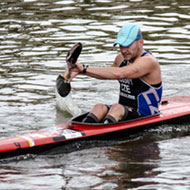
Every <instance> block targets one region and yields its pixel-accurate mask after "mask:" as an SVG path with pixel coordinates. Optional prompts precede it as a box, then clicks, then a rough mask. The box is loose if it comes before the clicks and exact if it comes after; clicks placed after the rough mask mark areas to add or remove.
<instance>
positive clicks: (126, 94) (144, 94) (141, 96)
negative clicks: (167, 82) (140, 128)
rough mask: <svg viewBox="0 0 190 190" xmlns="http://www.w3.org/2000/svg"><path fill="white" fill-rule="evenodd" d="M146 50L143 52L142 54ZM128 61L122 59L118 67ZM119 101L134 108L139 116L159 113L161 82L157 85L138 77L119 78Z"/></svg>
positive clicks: (125, 64)
mask: <svg viewBox="0 0 190 190" xmlns="http://www.w3.org/2000/svg"><path fill="white" fill-rule="evenodd" d="M147 53H148V52H145V53H143V55H142V56H144V55H145V54H147ZM128 64H129V63H128V62H127V61H123V62H122V63H121V64H120V67H123V66H127V65H128ZM119 83H120V95H119V103H120V104H122V105H125V106H128V107H131V108H135V109H136V110H137V112H138V113H139V114H140V115H141V116H148V115H153V114H157V113H159V104H160V101H161V97H162V84H160V86H159V87H154V86H152V85H149V84H148V83H146V82H145V81H143V80H142V79H140V78H137V79H120V80H119Z"/></svg>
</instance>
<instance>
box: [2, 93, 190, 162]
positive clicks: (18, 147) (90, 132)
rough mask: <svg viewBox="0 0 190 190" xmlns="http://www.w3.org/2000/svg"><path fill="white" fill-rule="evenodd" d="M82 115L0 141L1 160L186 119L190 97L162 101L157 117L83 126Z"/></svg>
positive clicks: (189, 108)
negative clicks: (80, 140)
mask: <svg viewBox="0 0 190 190" xmlns="http://www.w3.org/2000/svg"><path fill="white" fill-rule="evenodd" d="M85 115H86V114H83V115H80V116H77V117H75V118H74V119H72V120H71V121H70V122H68V123H63V124H60V125H57V126H54V127H51V128H46V129H43V130H39V131H34V132H30V133H27V134H21V135H18V136H16V137H10V138H5V139H2V140H0V158H4V157H10V156H15V155H19V154H26V153H33V152H34V151H35V150H40V149H43V150H44V148H48V147H50V145H51V147H55V146H56V145H60V144H61V145H62V144H64V143H69V142H73V141H77V140H79V139H83V138H86V139H87V138H92V137H93V138H96V137H98V136H102V135H104V136H106V135H109V134H111V133H116V132H117V133H118V132H120V133H123V132H124V131H125V132H126V131H129V129H133V128H134V129H142V128H143V127H145V126H156V125H161V124H163V123H169V122H171V121H172V120H177V119H179V118H185V117H189V116H190V96H179V97H167V98H163V100H162V103H161V105H160V114H158V115H153V116H149V117H142V118H138V119H136V120H129V121H126V122H119V123H115V124H102V123H99V124H84V123H82V122H81V120H82V119H83V118H84V116H85ZM46 150H47V149H46Z"/></svg>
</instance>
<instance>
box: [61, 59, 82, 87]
mask: <svg viewBox="0 0 190 190" xmlns="http://www.w3.org/2000/svg"><path fill="white" fill-rule="evenodd" d="M67 64H68V67H67V69H66V71H65V74H64V78H65V79H66V80H67V82H68V83H70V82H71V81H72V79H73V78H75V77H76V76H77V75H78V74H80V73H82V71H83V65H82V64H80V63H79V62H76V63H75V66H74V68H72V67H71V66H70V64H69V63H67Z"/></svg>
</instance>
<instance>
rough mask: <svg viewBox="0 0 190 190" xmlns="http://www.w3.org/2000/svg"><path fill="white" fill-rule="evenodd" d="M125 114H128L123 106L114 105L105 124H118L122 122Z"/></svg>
mask: <svg viewBox="0 0 190 190" xmlns="http://www.w3.org/2000/svg"><path fill="white" fill-rule="evenodd" d="M125 114H127V113H126V110H125V108H124V107H123V106H122V105H121V104H113V105H112V106H111V108H110V109H109V111H108V113H107V115H106V117H105V119H104V123H116V122H118V121H120V120H121V119H122V118H123V116H124V115H125Z"/></svg>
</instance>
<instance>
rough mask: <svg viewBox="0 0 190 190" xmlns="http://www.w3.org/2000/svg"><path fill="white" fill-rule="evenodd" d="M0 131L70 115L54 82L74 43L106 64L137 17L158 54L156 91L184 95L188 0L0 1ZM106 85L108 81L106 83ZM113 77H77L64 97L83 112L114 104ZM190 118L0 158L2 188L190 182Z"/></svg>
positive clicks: (88, 59) (88, 58)
mask: <svg viewBox="0 0 190 190" xmlns="http://www.w3.org/2000/svg"><path fill="white" fill-rule="evenodd" d="M0 16H1V17H0V26H1V27H0V119H1V123H0V134H1V137H0V138H4V137H8V136H14V135H17V134H18V133H24V132H29V131H32V130H38V129H42V128H45V127H51V126H53V125H55V124H59V123H62V122H66V121H67V120H68V119H69V118H70V117H71V115H70V114H68V113H65V112H62V111H60V110H59V109H57V108H56V94H55V80H56V77H57V75H58V74H59V73H63V72H64V70H65V67H66V64H65V55H66V53H67V51H68V49H69V48H70V47H71V46H72V45H73V44H74V43H76V42H79V41H80V42H82V44H83V51H82V54H81V56H80V58H79V61H80V62H81V63H87V64H89V65H90V66H91V65H92V66H95V65H98V66H106V65H111V64H112V62H113V59H114V58H115V55H116V53H117V51H118V48H114V47H113V42H114V40H115V38H116V34H117V32H118V30H119V29H120V27H121V26H122V25H123V24H125V23H128V22H130V23H136V24H138V25H139V26H140V27H141V29H142V32H143V37H144V40H145V45H144V47H145V49H146V50H150V51H151V52H152V53H153V54H154V56H155V57H156V58H157V59H158V60H159V62H160V64H161V69H162V75H163V82H164V96H180V95H190V92H189V88H190V83H189V81H190V76H189V70H190V64H189V59H190V54H189V52H190V37H189V32H190V25H189V23H190V22H189V21H190V2H189V1H186V0H180V1H179V0H175V1H174V0H169V1H156V0H155V1H149V0H145V1H142V0H130V1H121V0H120V1H114V0H104V1H98V0H94V1H89V0H76V1H74V0H68V1H66V0H64V1H59V0H53V1H52V0H19V1H18V0H6V1H5V0H4V1H1V2H0ZM110 83H111V84H110ZM117 89H118V83H117V82H115V81H101V80H96V79H91V78H88V77H86V76H79V77H77V78H76V79H74V81H73V83H72V94H71V95H72V98H73V101H74V102H75V103H76V104H77V105H78V106H79V108H80V109H81V110H82V111H86V110H89V109H90V108H91V107H92V106H93V105H94V104H95V103H97V102H105V103H108V104H109V103H112V102H116V101H117V97H118V90H117ZM189 142H190V125H189V124H178V125H165V126H160V127H158V128H154V129H149V130H146V131H144V132H141V133H138V134H134V135H132V136H129V137H126V139H124V140H120V141H115V142H112V143H110V142H108V143H107V144H106V143H105V144H104V143H103V144H102V145H100V146H96V142H95V143H94V145H93V142H92V146H91V148H86V149H85V148H84V149H79V150H78V151H73V152H71V153H67V154H63V153H57V154H48V155H38V156H34V155H26V156H25V157H20V158H18V159H17V160H12V161H9V162H6V163H1V167H0V189H2V190H8V189H9V190H20V189H26V190H27V189H28V190H29V189H36V190H38V189H40V190H46V189H69V190H70V189H74V190H75V189H105V190H106V189H109V190H111V189H119V190H123V189H135V190H136V189H146V190H150V189H156V190H157V189H158V190H159V189H162V190H168V189H172V190H175V189H177V190H178V189H180V190H182V189H183V190H186V189H189V188H190V167H189V163H190V155H189Z"/></svg>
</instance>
